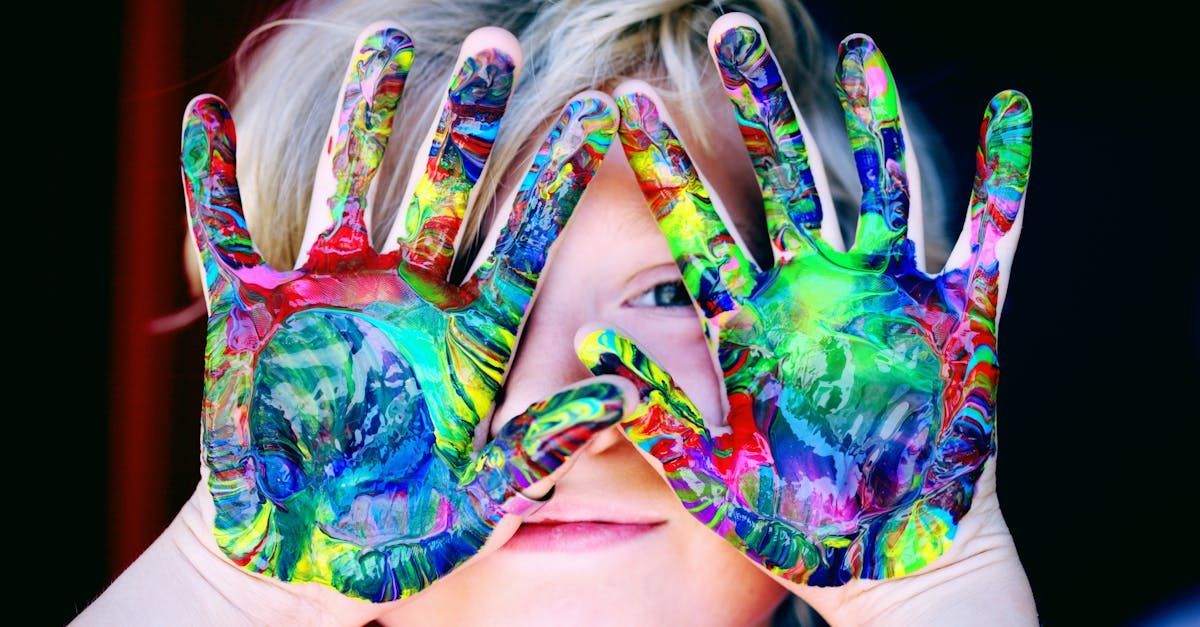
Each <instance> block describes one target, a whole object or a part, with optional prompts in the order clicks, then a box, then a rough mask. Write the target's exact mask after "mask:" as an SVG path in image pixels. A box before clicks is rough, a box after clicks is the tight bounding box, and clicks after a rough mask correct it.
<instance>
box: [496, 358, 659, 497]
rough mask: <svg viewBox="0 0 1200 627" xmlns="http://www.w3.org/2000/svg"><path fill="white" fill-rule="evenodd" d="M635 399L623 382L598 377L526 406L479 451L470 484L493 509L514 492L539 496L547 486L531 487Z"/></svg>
mask: <svg viewBox="0 0 1200 627" xmlns="http://www.w3.org/2000/svg"><path fill="white" fill-rule="evenodd" d="M636 398H637V397H636V394H635V393H634V391H633V390H631V389H630V386H629V384H628V383H626V382H625V381H623V380H621V379H619V378H617V377H599V378H595V379H588V380H586V381H582V382H580V383H577V384H575V385H572V386H570V387H568V388H565V389H563V390H560V391H559V392H557V393H556V394H554V395H553V396H551V397H550V398H548V399H546V400H542V401H538V402H536V403H534V404H532V405H530V406H529V408H528V409H526V410H525V411H524V412H523V413H522V414H521V415H519V416H517V417H516V418H513V419H512V420H510V421H508V422H507V423H505V425H504V426H503V427H501V429H500V432H499V433H498V434H497V435H496V437H495V438H494V439H493V440H492V441H491V442H489V443H488V444H487V445H486V446H484V447H483V449H482V450H481V451H480V453H479V457H478V458H477V462H476V464H477V468H478V470H479V472H478V473H477V475H476V477H475V483H476V484H478V485H479V487H482V488H483V489H484V491H485V492H486V493H487V494H488V495H489V496H490V497H491V498H492V500H493V501H494V502H495V503H496V504H498V505H503V504H504V503H506V502H507V501H508V500H510V499H513V498H515V497H516V496H517V493H518V492H520V493H522V494H524V495H526V496H528V497H529V498H534V499H537V498H540V497H541V496H545V493H546V492H548V491H549V490H550V485H544V489H541V488H543V486H534V484H535V483H537V482H539V481H541V480H542V479H546V478H547V477H550V475H551V473H554V471H555V470H557V469H558V468H559V467H561V466H563V464H564V463H565V462H566V461H567V460H568V459H569V458H570V457H571V455H572V454H574V453H575V452H576V451H578V450H579V449H580V448H582V447H583V446H584V445H585V444H587V442H588V441H590V439H591V437H592V436H593V435H595V434H596V433H599V432H600V431H602V430H604V429H605V428H607V427H609V426H612V425H613V424H616V422H617V421H619V420H620V419H621V416H622V415H623V414H624V413H625V411H626V410H627V409H632V408H633V407H634V406H635V403H636ZM546 483H550V482H543V484H546ZM531 488H537V489H531Z"/></svg>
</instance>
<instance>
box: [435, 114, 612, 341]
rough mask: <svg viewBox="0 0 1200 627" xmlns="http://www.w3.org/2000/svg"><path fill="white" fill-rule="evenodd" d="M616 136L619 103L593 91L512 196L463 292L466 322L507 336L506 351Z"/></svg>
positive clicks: (561, 120)
mask: <svg viewBox="0 0 1200 627" xmlns="http://www.w3.org/2000/svg"><path fill="white" fill-rule="evenodd" d="M616 130H617V109H616V105H615V104H614V103H613V101H612V98H610V97H609V96H608V95H607V94H604V93H601V92H598V91H587V92H584V93H582V94H580V95H578V96H576V97H575V98H574V99H572V100H571V101H570V102H569V103H567V105H566V106H565V107H564V108H563V109H562V111H561V113H560V115H559V117H558V119H557V120H556V121H555V123H554V125H553V127H552V128H551V129H550V132H549V134H548V135H547V137H546V139H545V141H544V142H543V143H542V146H541V148H540V149H539V150H538V152H537V154H536V155H535V156H534V158H533V163H532V165H531V166H530V168H529V170H528V172H527V173H526V174H525V178H524V179H523V180H522V181H521V185H520V187H519V188H518V189H517V190H516V193H515V195H514V197H513V201H512V207H511V209H510V210H509V212H508V218H507V222H506V223H505V224H504V226H503V227H502V228H501V230H500V233H499V235H498V238H497V240H496V245H495V246H494V247H493V249H492V251H491V252H490V253H489V254H488V257H487V259H486V260H485V261H484V262H483V263H482V264H480V265H479V266H478V267H477V268H476V269H475V270H474V272H473V273H472V274H471V276H470V278H469V279H468V280H467V282H466V283H464V284H463V285H462V287H461V288H459V290H458V303H452V304H454V305H456V306H457V305H459V304H470V305H471V312H472V314H473V315H471V316H468V320H467V322H471V321H475V322H476V323H480V324H486V326H488V327H489V328H493V329H494V328H495V327H497V326H498V327H499V328H502V329H504V330H505V331H506V333H507V334H508V337H507V339H506V342H507V350H508V351H510V352H511V349H512V342H513V341H515V334H516V332H517V329H518V328H519V326H520V323H521V321H522V320H524V318H525V312H526V311H527V309H528V307H529V303H530V301H531V300H532V298H533V292H534V289H535V288H536V287H537V282H538V279H539V278H540V277H541V273H542V270H543V269H544V267H545V265H546V261H547V258H548V256H549V254H550V252H551V247H552V246H553V244H554V242H555V241H556V240H557V238H558V235H559V233H561V232H562V229H563V227H564V226H566V223H567V220H568V219H569V218H570V216H571V214H572V213H573V212H574V210H575V206H576V204H577V203H578V202H579V198H580V196H581V195H582V194H583V191H584V189H585V188H586V187H587V184H588V183H589V182H590V181H591V180H592V177H593V176H594V175H595V174H596V170H597V169H599V167H600V163H601V161H602V160H603V158H604V155H605V154H606V153H607V152H608V148H609V144H610V143H611V142H612V138H613V135H614V134H615V133H616Z"/></svg>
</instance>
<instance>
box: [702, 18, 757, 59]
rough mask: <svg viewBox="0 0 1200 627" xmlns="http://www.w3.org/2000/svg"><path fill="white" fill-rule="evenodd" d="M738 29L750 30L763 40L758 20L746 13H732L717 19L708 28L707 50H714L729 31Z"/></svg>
mask: <svg viewBox="0 0 1200 627" xmlns="http://www.w3.org/2000/svg"><path fill="white" fill-rule="evenodd" d="M738 29H751V30H754V31H757V32H758V34H759V35H760V36H763V37H764V38H765V33H764V31H763V27H762V24H759V22H758V20H756V19H754V18H753V17H751V16H750V15H748V14H746V13H742V12H740V11H732V12H729V13H726V14H724V15H722V16H721V17H718V18H717V19H716V20H715V21H713V23H712V26H710V27H709V28H708V49H709V50H715V49H716V47H717V46H718V45H719V44H720V42H721V41H722V40H723V39H724V38H725V37H726V36H727V35H728V34H729V33H730V32H731V31H736V30H738Z"/></svg>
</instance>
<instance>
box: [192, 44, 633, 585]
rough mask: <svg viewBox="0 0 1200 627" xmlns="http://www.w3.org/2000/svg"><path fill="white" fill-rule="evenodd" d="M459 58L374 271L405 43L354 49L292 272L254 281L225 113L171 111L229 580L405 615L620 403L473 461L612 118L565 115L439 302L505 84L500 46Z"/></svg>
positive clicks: (546, 410) (607, 386)
mask: <svg viewBox="0 0 1200 627" xmlns="http://www.w3.org/2000/svg"><path fill="white" fill-rule="evenodd" d="M511 43H512V45H513V46H515V45H516V42H515V39H513V40H512V42H511ZM463 51H464V52H463V57H462V65H461V67H460V69H459V70H458V73H457V76H455V77H454V80H453V81H452V82H451V83H450V86H449V91H448V94H447V97H446V99H445V101H444V104H443V107H442V109H441V110H440V116H439V117H438V119H437V120H436V122H435V124H436V127H435V129H434V132H433V133H432V135H431V137H432V139H431V140H430V144H429V148H430V149H429V151H428V152H427V153H424V154H428V155H429V159H428V163H425V164H422V165H423V166H424V169H423V172H422V173H421V174H420V176H419V180H418V182H417V183H416V186H415V191H413V192H410V194H409V196H410V197H411V203H409V204H408V205H407V206H408V210H407V213H406V214H405V215H404V216H403V217H402V218H401V220H402V221H403V222H404V223H405V226H406V227H407V232H406V233H401V234H400V235H399V236H397V237H393V238H392V239H393V241H392V242H391V244H390V245H389V246H388V248H390V249H391V250H387V249H386V248H385V250H384V251H383V252H376V251H375V250H374V249H373V248H372V246H371V244H370V243H369V241H368V232H369V231H368V220H369V214H368V213H367V211H366V209H367V205H368V198H369V197H370V192H371V189H372V188H371V183H372V179H373V178H374V176H375V173H376V171H377V170H378V168H379V165H380V162H381V159H382V157H383V151H384V148H385V145H386V144H387V141H388V137H389V135H390V134H391V131H392V118H393V114H394V113H395V111H396V107H397V103H398V101H399V98H400V95H401V91H402V90H403V87H404V83H405V79H406V76H407V72H408V69H409V66H410V63H411V61H412V56H413V47H412V42H411V40H410V38H409V37H408V35H406V34H405V33H404V32H402V31H401V30H399V29H397V28H395V27H393V26H389V25H387V24H384V23H377V24H372V25H371V26H370V27H368V29H367V30H366V31H364V32H363V34H362V35H360V37H359V38H358V40H357V42H356V43H355V47H354V53H353V59H352V60H351V63H350V66H349V70H348V72H347V74H346V78H345V81H344V83H343V92H342V94H341V97H340V99H339V104H338V106H337V107H336V109H335V113H334V119H333V121H332V124H331V128H330V134H329V137H328V140H327V141H326V143H325V144H324V149H325V153H324V154H323V155H322V158H321V161H320V166H319V167H318V174H317V176H318V179H317V181H316V182H315V186H314V188H315V190H316V191H315V192H314V200H315V202H314V204H313V206H314V207H316V208H317V209H318V211H319V213H317V214H316V215H313V216H310V222H309V227H310V228H309V237H307V238H306V246H305V252H304V253H302V256H301V259H300V261H299V262H298V264H297V267H296V268H295V269H289V270H281V269H277V268H272V267H269V266H268V265H267V264H266V263H265V262H264V260H263V258H262V256H261V255H260V253H259V251H258V249H257V248H256V247H255V245H254V244H253V242H252V241H251V238H250V233H249V231H248V229H247V226H246V221H245V218H244V216H243V213H242V208H241V200H240V195H239V190H238V182H237V177H236V174H235V171H234V169H235V152H236V150H235V142H236V139H235V137H236V136H235V131H234V126H233V121H232V119H231V118H230V113H229V111H228V109H227V107H226V105H225V103H224V102H223V101H222V100H221V99H220V98H218V97H216V96H213V95H210V94H205V95H202V96H198V97H197V98H195V99H193V100H192V101H191V103H190V104H189V105H188V108H187V111H186V113H185V116H184V120H183V133H182V155H181V165H182V175H183V186H184V191H185V194H186V199H187V208H188V218H189V224H190V226H191V231H192V235H193V238H194V242H195V244H196V246H197V250H198V253H199V259H200V264H201V272H202V274H203V277H204V282H205V289H206V300H207V302H208V309H209V320H208V345H207V354H206V359H205V368H206V370H205V396H204V405H203V425H202V444H203V450H202V455H203V463H202V464H201V471H202V476H203V475H204V474H207V482H208V488H209V490H210V492H211V495H212V499H213V503H214V504H215V510H216V513H215V521H214V529H213V531H214V533H215V537H216V542H217V544H218V545H219V546H220V548H221V549H222V550H223V551H224V553H225V554H226V555H227V556H228V557H229V559H230V560H232V561H233V562H234V563H236V564H238V565H239V566H241V567H243V568H245V569H246V570H249V571H253V572H257V573H262V574H265V575H270V576H273V577H275V578H278V579H280V580H283V581H287V582H320V583H322V584H325V585H327V586H331V587H333V588H336V589H337V590H339V591H341V592H342V593H344V594H345V595H348V596H350V597H354V598H359V599H367V600H370V601H374V602H381V601H389V600H394V599H398V598H402V597H406V596H409V595H412V594H414V593H416V592H418V591H420V590H422V589H423V588H425V587H426V586H429V585H430V584H431V583H432V582H434V581H435V580H437V579H438V578H439V577H442V576H444V575H446V574H447V573H448V572H449V571H451V570H452V569H454V568H455V567H456V566H458V565H459V564H461V563H462V562H463V561H464V560H467V559H468V558H470V557H471V556H472V555H474V554H475V553H476V552H477V551H478V550H479V548H480V547H481V545H483V544H484V542H485V540H486V539H487V538H488V536H489V534H490V533H491V531H492V530H493V528H494V527H495V526H496V525H497V523H498V522H499V521H500V520H501V518H502V517H503V516H504V515H505V513H506V512H507V509H506V506H507V505H511V504H512V503H513V502H515V501H511V499H513V498H514V497H515V495H516V494H517V493H518V492H519V491H521V490H522V489H523V488H526V487H528V486H529V485H530V484H531V483H533V482H534V481H537V480H539V479H541V478H543V477H546V476H547V475H548V474H549V473H550V472H551V471H553V470H554V469H555V468H557V467H559V466H560V465H561V464H562V463H563V462H564V460H565V459H566V458H567V457H568V456H569V455H570V454H571V453H572V452H573V451H575V450H576V449H578V448H579V447H580V446H582V445H583V444H584V443H585V442H586V441H587V440H588V438H589V437H590V436H591V435H592V434H593V433H594V432H596V431H598V430H599V429H602V428H604V427H606V426H608V425H611V424H613V423H614V422H615V421H616V420H618V419H619V418H620V415H621V411H622V395H621V393H620V391H619V389H618V388H619V386H614V385H612V384H611V383H609V382H603V381H590V382H585V383H584V384H583V385H578V386H576V387H573V388H570V389H567V390H565V391H563V392H560V393H559V394H557V395H555V396H553V397H551V398H550V399H547V400H544V401H542V402H539V403H535V404H534V405H532V406H530V407H529V409H528V410H527V412H525V413H524V414H523V415H522V416H520V417H518V418H516V419H515V420H513V421H512V422H510V423H508V424H506V425H505V427H504V429H503V430H502V432H501V433H500V435H499V436H498V437H497V438H496V439H495V440H493V441H491V442H489V443H487V444H486V445H485V446H483V447H482V450H479V451H477V450H476V445H475V443H474V439H475V431H476V426H477V425H478V424H479V423H480V422H481V421H482V420H484V419H486V418H488V416H489V413H490V411H491V409H492V407H493V400H494V398H495V395H496V393H497V390H498V389H499V388H500V385H501V382H502V379H503V376H504V374H505V371H506V369H507V365H508V363H509V361H510V356H511V355H512V353H513V350H514V342H515V339H516V337H517V334H518V332H519V328H520V327H521V325H522V324H523V320H524V316H525V312H526V310H527V308H528V307H529V304H530V300H531V298H532V295H533V291H534V288H535V286H536V284H537V281H538V277H539V274H540V273H541V272H542V269H543V265H544V263H545V261H546V257H547V254H548V250H549V247H550V246H551V244H552V243H553V242H554V240H555V238H556V237H557V236H558V234H559V232H560V230H561V229H562V228H563V226H564V224H565V222H566V220H567V219H568V217H569V215H570V214H571V212H572V210H573V208H574V206H575V203H576V201H577V200H578V198H579V196H580V194H581V193H582V191H583V189H584V187H585V185H586V184H587V183H588V181H589V180H590V178H591V177H592V175H593V173H594V172H595V170H596V168H597V167H598V166H599V164H600V160H601V158H602V157H603V155H604V153H605V152H606V150H607V149H608V146H609V143H610V141H611V139H612V136H613V135H614V134H615V131H616V111H615V108H614V107H613V105H612V103H611V100H609V99H608V98H607V96H604V95H603V94H598V93H592V94H587V93H585V94H581V95H580V96H578V97H577V98H576V99H575V100H573V101H572V102H570V103H569V104H568V105H567V106H566V107H565V108H564V109H563V111H562V113H561V116H560V117H559V118H558V119H557V121H556V123H555V124H554V125H553V128H552V130H551V131H550V133H549V135H548V137H547V139H546V140H545V143H544V144H543V145H542V147H541V150H540V151H539V152H538V153H537V154H536V157H535V159H534V161H533V164H532V167H531V168H530V169H529V171H528V174H527V175H526V176H525V178H524V180H523V182H522V184H521V186H520V189H519V191H518V192H517V193H516V197H515V200H514V202H513V204H512V207H511V212H510V215H509V220H508V222H507V224H506V226H505V228H504V229H503V230H502V231H501V234H500V236H499V240H498V243H497V244H496V246H495V249H494V250H493V251H492V253H491V255H490V257H489V258H488V259H487V260H486V261H485V262H484V263H483V264H482V265H481V266H480V267H479V268H478V269H477V271H476V272H475V273H474V275H473V276H471V277H470V278H469V279H468V280H467V281H466V282H465V283H464V284H462V285H450V284H447V281H446V279H447V272H448V270H449V268H450V263H451V261H452V258H453V254H454V251H453V247H454V242H455V238H456V236H457V232H458V227H459V225H460V223H461V220H462V217H463V214H464V211H465V208H466V204H467V197H468V194H469V192H470V190H471V188H472V186H473V185H474V183H475V181H476V179H477V177H478V176H479V173H480V170H481V168H482V166H483V164H484V161H485V160H486V158H487V156H488V154H489V151H490V149H491V146H492V142H493V140H494V138H495V135H496V131H497V128H498V125H499V122H500V118H501V115H502V114H503V112H504V108H505V105H506V103H507V100H508V95H509V92H510V89H511V87H512V84H513V78H514V71H515V69H516V67H515V63H514V60H513V56H514V55H512V54H509V53H508V52H506V51H505V50H504V49H502V47H490V48H482V49H478V50H476V51H474V52H473V53H472V51H471V50H470V49H469V48H468V45H467V44H464V48H463ZM399 221H400V220H398V222H399ZM314 225H317V228H315V229H314V228H313V226H314ZM620 383H621V385H624V382H623V381H622V382H620ZM202 481H203V479H202Z"/></svg>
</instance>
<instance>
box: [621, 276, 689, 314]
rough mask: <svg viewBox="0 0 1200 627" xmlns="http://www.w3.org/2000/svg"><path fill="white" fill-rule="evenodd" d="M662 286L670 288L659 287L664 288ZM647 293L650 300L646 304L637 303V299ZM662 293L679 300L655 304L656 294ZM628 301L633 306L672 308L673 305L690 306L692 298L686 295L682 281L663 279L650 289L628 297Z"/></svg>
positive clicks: (668, 297) (640, 298) (660, 294)
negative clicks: (671, 302) (665, 303)
mask: <svg viewBox="0 0 1200 627" xmlns="http://www.w3.org/2000/svg"><path fill="white" fill-rule="evenodd" d="M664 287H667V288H670V289H669V290H662V289H661V288H664ZM664 292H666V293H665V294H664ZM647 295H650V297H651V298H652V299H653V300H652V302H651V303H648V304H638V301H641V300H642V299H643V298H645V297H646V296H647ZM662 295H665V296H666V298H667V299H672V300H675V301H679V302H675V303H674V304H667V305H659V304H657V302H658V296H662ZM628 302H629V304H630V305H631V306H633V307H671V308H674V307H690V306H691V305H692V299H691V297H690V296H688V293H687V286H685V285H684V284H683V281H679V280H675V281H663V282H662V283H658V284H656V285H654V286H653V287H651V288H650V289H648V290H646V291H644V292H642V293H641V294H638V295H637V296H635V297H633V298H631V299H629V301H628Z"/></svg>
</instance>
